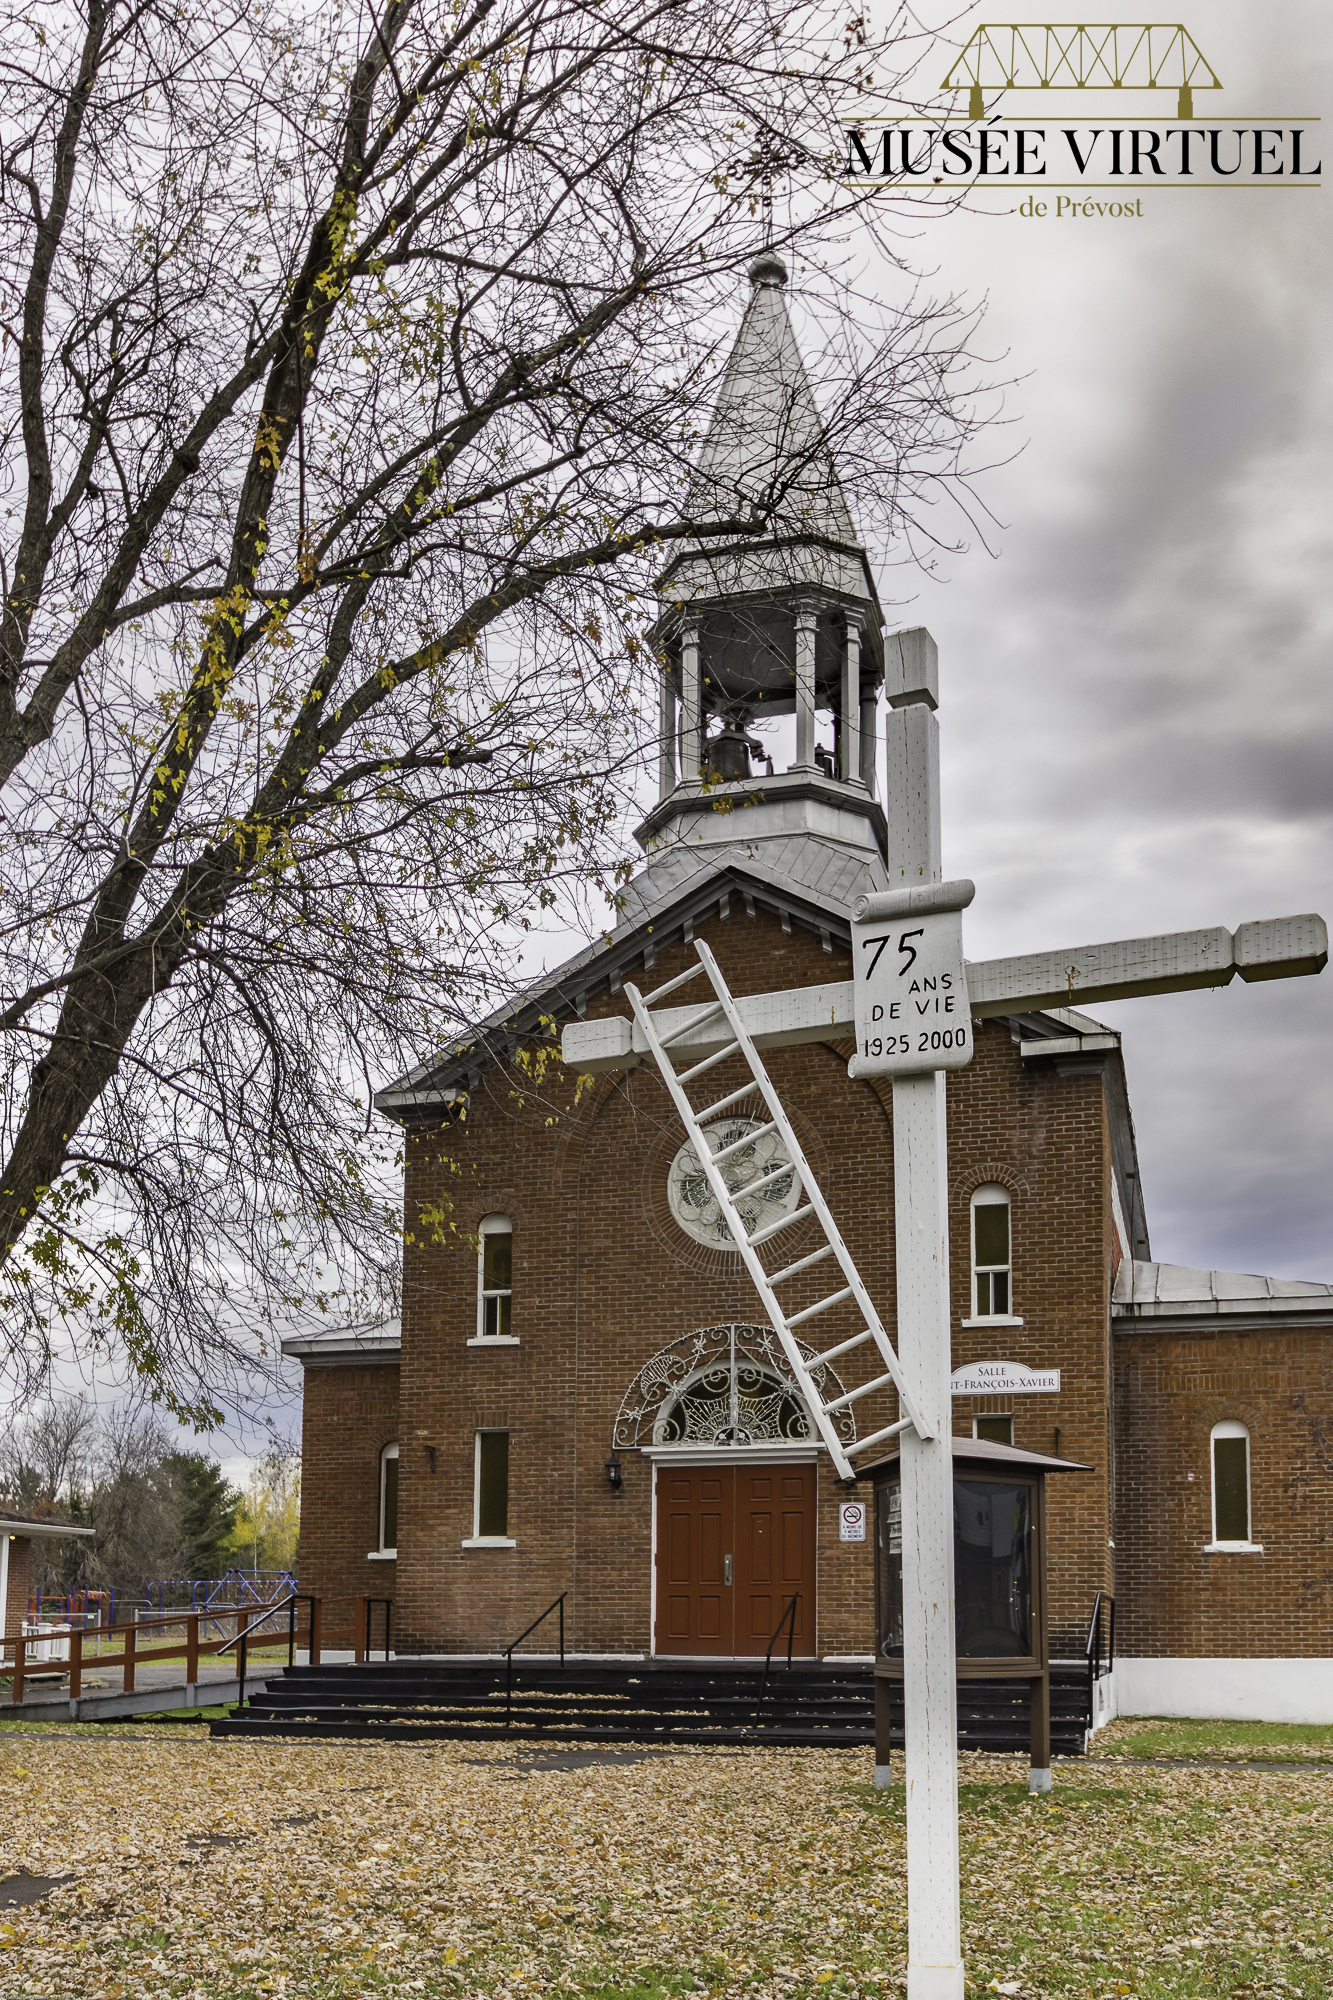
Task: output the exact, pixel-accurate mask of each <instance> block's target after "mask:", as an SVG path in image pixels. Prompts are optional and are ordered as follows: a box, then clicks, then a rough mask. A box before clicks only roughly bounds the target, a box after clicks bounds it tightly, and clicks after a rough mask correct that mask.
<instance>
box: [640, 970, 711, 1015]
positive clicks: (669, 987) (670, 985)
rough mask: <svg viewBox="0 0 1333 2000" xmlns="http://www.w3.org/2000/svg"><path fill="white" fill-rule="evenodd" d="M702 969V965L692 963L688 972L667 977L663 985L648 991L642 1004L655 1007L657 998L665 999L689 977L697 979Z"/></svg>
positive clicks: (685, 982) (689, 978) (688, 979)
mask: <svg viewBox="0 0 1333 2000" xmlns="http://www.w3.org/2000/svg"><path fill="white" fill-rule="evenodd" d="M702 971H703V966H702V964H700V965H692V966H691V967H690V969H689V971H688V972H678V973H677V974H676V977H675V978H674V979H668V981H667V983H666V985H665V986H659V987H658V988H657V989H656V991H655V992H652V993H650V994H649V995H648V997H647V999H646V1000H645V1001H644V1003H643V1004H644V1006H645V1007H655V1006H656V1004H657V1002H658V1001H659V1000H665V998H666V996H667V994H668V993H674V992H675V990H676V988H677V987H678V986H685V985H688V983H689V981H690V980H691V979H697V978H698V977H699V974H700V973H701V972H702Z"/></svg>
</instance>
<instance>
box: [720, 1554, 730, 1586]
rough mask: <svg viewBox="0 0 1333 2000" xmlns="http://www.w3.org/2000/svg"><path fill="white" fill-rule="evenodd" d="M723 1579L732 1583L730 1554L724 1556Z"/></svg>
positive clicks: (724, 1581)
mask: <svg viewBox="0 0 1333 2000" xmlns="http://www.w3.org/2000/svg"><path fill="white" fill-rule="evenodd" d="M722 1581H723V1583H730V1582H731V1557H730V1556H723V1558H722Z"/></svg>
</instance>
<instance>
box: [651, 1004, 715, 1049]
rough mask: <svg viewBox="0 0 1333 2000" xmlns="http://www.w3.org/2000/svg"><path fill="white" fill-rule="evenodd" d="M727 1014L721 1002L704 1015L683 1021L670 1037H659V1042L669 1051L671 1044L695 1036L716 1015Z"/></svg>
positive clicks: (696, 1015)
mask: <svg viewBox="0 0 1333 2000" xmlns="http://www.w3.org/2000/svg"><path fill="white" fill-rule="evenodd" d="M725 1012H726V1009H725V1008H724V1007H723V1005H722V1002H721V1001H720V1000H719V1001H718V1003H717V1006H716V1007H708V1008H705V1010H704V1012H703V1013H702V1014H695V1015H694V1016H693V1017H692V1018H691V1019H690V1020H688V1021H682V1022H681V1024H680V1026H679V1027H678V1028H673V1029H672V1030H671V1033H670V1034H669V1035H659V1036H658V1040H659V1041H660V1042H661V1044H662V1047H663V1048H664V1049H669V1048H670V1047H671V1044H672V1043H673V1042H678V1041H679V1040H680V1038H681V1036H682V1035H693V1034H695V1033H697V1032H698V1030H699V1029H700V1028H702V1026H703V1024H704V1022H705V1021H711V1020H712V1018H713V1016H714V1014H724V1013H725Z"/></svg>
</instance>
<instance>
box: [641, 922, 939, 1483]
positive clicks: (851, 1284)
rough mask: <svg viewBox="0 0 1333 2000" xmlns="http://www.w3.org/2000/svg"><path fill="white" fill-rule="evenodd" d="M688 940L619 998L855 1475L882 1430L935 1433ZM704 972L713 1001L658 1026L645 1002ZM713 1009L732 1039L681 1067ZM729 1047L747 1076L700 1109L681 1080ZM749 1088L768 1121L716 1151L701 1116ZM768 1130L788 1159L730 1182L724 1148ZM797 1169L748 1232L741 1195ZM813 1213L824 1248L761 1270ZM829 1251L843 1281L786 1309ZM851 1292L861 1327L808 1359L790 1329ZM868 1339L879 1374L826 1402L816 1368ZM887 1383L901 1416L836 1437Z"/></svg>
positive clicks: (826, 1431) (707, 962)
mask: <svg viewBox="0 0 1333 2000" xmlns="http://www.w3.org/2000/svg"><path fill="white" fill-rule="evenodd" d="M694 948H695V950H696V952H697V953H698V954H699V961H700V962H699V964H698V965H692V966H691V967H690V969H689V971H688V972H682V973H681V974H680V975H679V976H678V977H677V978H675V979H669V980H668V981H667V983H666V985H665V986H659V987H658V988H657V990H656V992H653V993H650V994H649V995H648V996H647V998H646V999H645V998H644V996H643V995H642V994H641V993H640V992H639V990H638V988H637V987H635V986H631V985H630V984H628V982H627V983H626V986H625V997H626V999H627V1000H628V1001H629V1003H630V1006H631V1007H632V1008H633V1010H634V1018H635V1020H636V1021H637V1022H638V1024H639V1026H640V1027H641V1028H642V1030H643V1034H644V1039H645V1040H646V1042H647V1044H648V1047H649V1049H650V1050H651V1052H652V1056H653V1060H654V1061H655V1062H656V1064H657V1066H658V1068H659V1069H660V1070H661V1072H662V1078H663V1081H664V1082H665V1084H666V1087H667V1089H668V1091H669V1092H670V1094H671V1100H672V1103H673V1104H674V1105H675V1107H676V1109H677V1111H678V1112H679V1113H680V1117H681V1122H682V1124H683V1125H684V1127H685V1130H686V1133H687V1134H688V1136H689V1139H690V1143H691V1144H692V1146H693V1147H694V1151H695V1155H696V1157H697V1159H698V1161H699V1165H700V1167H701V1168H702V1170H703V1172H704V1174H705V1176H706V1177H707V1180H708V1185H709V1188H710V1190H711V1192H712V1194H713V1197H714V1199H715V1200H716V1202H717V1204H718V1207H719V1208H720V1210H721V1211H722V1216H723V1219H724V1221H725V1222H726V1225H727V1227H728V1229H729V1230H730V1232H731V1239H732V1242H733V1243H734V1244H735V1245H736V1248H737V1249H738V1250H739V1251H740V1254H741V1257H742V1258H743V1259H744V1262H745V1268H746V1270H747V1271H748V1272H749V1274H750V1277H751V1279H752V1280H753V1282H754V1287H755V1290H756V1291H757V1292H758V1294H759V1296H760V1298H761V1299H762V1301H763V1305H764V1310H765V1312H766V1313H767V1314H768V1317H769V1319H770V1320H771V1322H772V1324H773V1330H774V1332H775V1333H776V1334H777V1336H778V1339H779V1341H780V1342H781V1344H782V1351H783V1353H784V1355H785V1356H786V1358H787V1365H788V1367H789V1368H790V1369H791V1372H792V1374H793V1375H794V1376H795V1378H796V1381H797V1382H798V1383H799V1385H800V1389H801V1394H802V1395H803V1396H804V1398H805V1400H806V1403H807V1404H808V1406H809V1409H810V1414H811V1416H812V1417H813V1418H814V1420H815V1424H816V1426H817V1428H818V1430H819V1434H820V1436H821V1438H822V1439H823V1440H824V1443H825V1444H826V1445H827V1447H828V1451H829V1456H830V1457H831V1458H832V1460H833V1463H834V1465H835V1466H836V1467H837V1470H838V1476H839V1478H840V1479H852V1478H854V1477H855V1472H854V1468H853V1466H852V1463H851V1457H852V1454H853V1453H854V1452H865V1451H869V1450H870V1449H871V1447H872V1446H874V1445H879V1444H883V1443H884V1441H885V1439H886V1438H891V1437H896V1436H897V1435H898V1433H899V1431H905V1430H908V1429H910V1428H913V1427H915V1429H916V1432H917V1435H918V1436H919V1437H922V1438H928V1437H930V1436H931V1435H932V1434H931V1432H930V1431H928V1430H927V1428H926V1426H925V1424H924V1423H923V1422H922V1420H921V1416H920V1413H919V1412H918V1410H917V1408H916V1406H915V1404H914V1403H913V1400H912V1397H911V1395H910V1394H909V1392H908V1390H907V1387H906V1384H905V1383H904V1381H903V1377H902V1370H901V1368H900V1367H899V1364H898V1357H897V1355H896V1354H895V1353H894V1351H893V1347H892V1345H891V1344H890V1341H889V1336H888V1335H887V1333H885V1331H884V1327H883V1325H882V1323H881V1321H880V1317H879V1314H878V1313H877V1312H876V1310H875V1307H874V1305H873V1303H872V1301H871V1298H870V1294H869V1292H868V1291H867V1290H866V1288H865V1286H864V1284H863V1283H862V1282H861V1276H860V1273H859V1272H858V1270H857V1268H856V1265H855V1264H854V1263H853V1262H852V1254H851V1252H850V1250H849V1249H848V1248H847V1245H846V1244H845V1243H844V1242H843V1240H842V1237H841V1235H840V1233H839V1230H838V1225H837V1224H836V1222H835V1221H834V1220H833V1217H832V1215H831V1214H830V1212H829V1207H828V1203H827V1202H826V1201H825V1200H824V1197H823V1195H822V1194H821V1192H820V1190H819V1187H818V1185H817V1183H816V1181H815V1177H814V1175H813V1174H812V1173H811V1171H810V1164H809V1162H808V1161H807V1159H806V1157H805V1154H804V1152H803V1151H802V1149H801V1143H800V1141H799V1139H798V1138H797V1137H796V1134H795V1132H794V1131H793V1130H792V1126H791V1122H790V1120H789V1119H788V1117H787V1114H786V1112H785V1111H784V1110H783V1108H782V1104H781V1101H780V1099H779V1097H778V1094H777V1092H776V1090H775V1089H774V1088H773V1084H772V1080H771V1079H770V1077H769V1074H768V1071H767V1070H766V1069H765V1068H764V1064H763V1060H762V1058H761V1057H760V1054H759V1051H758V1050H757V1049H756V1048H755V1046H754V1043H753V1042H752V1040H751V1039H750V1036H749V1034H748V1033H747V1032H746V1029H745V1027H744V1025H743V1024H742V1021H741V1018H740V1015H739V1013H738V1012H737V1008H736V1002H735V1001H734V999H733V998H732V996H731V993H730V991H729V989H728V986H727V982H726V980H725V979H724V978H723V976H722V969H721V967H720V966H719V965H718V962H717V960H716V959H715V958H714V956H713V954H712V952H711V951H710V950H709V948H708V946H707V945H706V944H704V943H703V941H702V939H696V940H695V945H694ZM701 972H705V973H707V975H708V978H709V980H710V982H711V984H712V988H713V993H714V996H715V1005H714V1006H712V1007H710V1008H709V1009H708V1011H707V1013H706V1014H704V1015H703V1016H702V1017H701V1016H700V1015H699V1014H698V1013H697V1012H696V1010H695V1009H694V1008H691V1009H690V1011H689V1017H688V1019H687V1021H686V1022H685V1023H684V1024H681V1025H677V1026H675V1027H674V1028H672V1029H671V1030H670V1031H669V1032H668V1033H666V1034H662V1033H660V1032H659V1030H658V1024H657V1023H656V1022H655V1021H654V1019H653V1017H652V1014H651V1013H650V1012H649V1009H650V1008H652V1007H654V1006H656V1005H657V1003H658V1002H659V1001H661V1000H665V999H666V997H667V995H668V994H669V993H675V992H676V991H677V990H678V989H679V988H680V987H682V986H684V985H685V984H686V983H687V982H688V981H689V980H691V979H697V978H698V976H699V974H700V973H701ZM719 1015H720V1016H721V1017H722V1018H723V1019H725V1021H726V1024H727V1029H728V1030H729V1032H730V1036H731V1039H730V1040H729V1041H727V1042H725V1043H724V1044H723V1046H722V1047H721V1048H719V1049H715V1050H714V1052H713V1053H712V1054H711V1055H708V1056H705V1057H704V1059H703V1061H702V1062H696V1063H694V1064H692V1065H691V1067H690V1068H689V1069H687V1070H682V1071H677V1069H676V1067H675V1064H674V1062H673V1061H672V1058H671V1054H670V1049H671V1044H672V1042H674V1041H678V1040H680V1038H681V1037H682V1036H683V1035H687V1034H688V1035H689V1036H690V1038H691V1039H692V1040H693V1041H695V1042H696V1043H697V1041H698V1038H699V1031H700V1028H701V1027H702V1026H704V1025H705V1024H707V1023H709V1022H711V1021H713V1020H714V1019H715V1018H716V1017H717V1016H719ZM735 1055H740V1056H742V1057H743V1058H744V1059H745V1062H746V1064H747V1065H748V1067H749V1071H750V1076H751V1079H752V1081H751V1082H749V1083H743V1084H742V1085H741V1087H740V1088H739V1090H732V1091H728V1093H727V1095H726V1096H725V1097H720V1098H718V1099H717V1101H716V1103H714V1104H709V1105H706V1106H705V1107H704V1109H703V1110H701V1111H696V1110H695V1109H694V1107H693V1105H692V1104H691V1103H690V1100H689V1098H688V1097H687V1096H686V1094H685V1088H686V1085H687V1084H692V1083H693V1082H694V1081H695V1080H696V1079H697V1078H698V1077H701V1076H703V1075H704V1074H705V1073H706V1071H708V1070H710V1069H713V1068H714V1067H715V1066H716V1065H717V1064H718V1063H721V1062H726V1061H727V1059H728V1057H730V1056H735ZM755 1090H758V1091H759V1093H760V1095H761V1096H762V1098H763V1100H764V1103H765V1105H766V1107H767V1109H768V1115H769V1121H770V1122H769V1123H768V1124H767V1125H764V1126H761V1127H760V1129H759V1131H757V1132H747V1133H745V1134H744V1136H743V1137H742V1138H739V1139H736V1140H733V1141H732V1142H731V1143H730V1144H729V1145H725V1146H722V1147H720V1148H719V1150H718V1151H717V1152H716V1153H715V1152H713V1150H712V1148H711V1147H710V1146H709V1143H708V1140H707V1138H706V1136H705V1133H704V1123H705V1120H707V1119H712V1118H715V1117H717V1115H718V1114H719V1113H720V1112H723V1111H727V1110H729V1109H730V1108H731V1107H732V1106H734V1105H736V1104H738V1103H739V1102H740V1100H741V1099H742V1098H743V1097H748V1096H749V1095H750V1094H751V1093H752V1092H753V1091H755ZM769 1132H776V1133H777V1135H778V1137H779V1139H780V1140H781V1142H782V1145H783V1148H784V1150H785V1154H786V1157H785V1159H783V1160H781V1161H779V1162H778V1164H777V1165H775V1166H770V1167H768V1168H762V1167H761V1168H760V1170H759V1172H758V1174H757V1175H756V1177H755V1178H754V1179H753V1180H752V1181H749V1182H747V1183H746V1184H745V1185H744V1186H743V1187H738V1188H735V1189H733V1188H732V1187H730V1186H729V1185H728V1182H727V1179H726V1176H725V1175H724V1174H723V1173H722V1172H721V1162H722V1161H724V1160H725V1159H726V1158H727V1155H728V1154H729V1153H735V1152H739V1151H741V1150H742V1149H743V1148H745V1147H746V1146H752V1145H753V1144H754V1143H755V1141H756V1139H759V1138H762V1137H763V1136H764V1135H765V1134H766V1133H769ZM793 1169H794V1170H795V1173H796V1175H797V1178H798V1180H799V1182H800V1185H801V1189H802V1190H803V1192H804V1195H805V1204H804V1206H798V1207H797V1208H795V1209H794V1210H793V1211H792V1212H791V1213H790V1214H787V1215H783V1216H780V1217H779V1218H778V1219H777V1220H776V1221H775V1222H766V1223H765V1224H764V1225H763V1227H762V1228H759V1229H756V1230H755V1231H754V1233H753V1234H751V1233H750V1231H749V1229H748V1227H747V1225H746V1223H745V1221H744V1219H743V1218H742V1216H741V1214H740V1211H739V1209H738V1208H737V1203H738V1201H741V1200H743V1199H744V1197H745V1196H746V1195H753V1194H760V1193H762V1192H763V1190H764V1189H765V1188H767V1187H769V1186H771V1185H772V1184H773V1183H775V1182H777V1181H780V1180H782V1179H783V1178H784V1177H785V1176H786V1175H788V1174H790V1173H791V1172H792V1171H793ZM811 1217H813V1218H814V1219H815V1221H816V1222H817V1223H818V1225H819V1228H820V1229H821V1230H822V1231H823V1235H824V1243H823V1247H822V1248H821V1249H818V1250H813V1251H811V1253H810V1254H809V1255H808V1256H805V1257H798V1258H797V1259H796V1260H795V1262H794V1263H790V1264H786V1265H784V1266H783V1267H782V1268H781V1269H780V1270H776V1271H772V1272H769V1271H766V1270H765V1269H764V1266H763V1263H762V1262H761V1260H760V1257H759V1247H760V1245H761V1244H763V1243H768V1242H771V1241H772V1240H773V1239H774V1238H776V1237H777V1236H778V1235H780V1234H781V1233H782V1231H784V1230H787V1229H793V1228H795V1227H796V1225H797V1224H798V1223H801V1222H805V1221H808V1220H809V1219H810V1218H811ZM827 1257H833V1258H835V1259H836V1260H837V1263H838V1266H839V1268H840V1269H841V1272H842V1276H843V1280H844V1282H843V1284H842V1285H841V1286H840V1287H838V1289H836V1290H835V1291H831V1292H830V1293H829V1294H828V1296H827V1298H823V1299H820V1300H818V1301H817V1303H816V1304H814V1305H812V1306H806V1307H804V1308H803V1310H801V1311H800V1312H788V1311H787V1309H786V1308H785V1307H784V1306H783V1304H782V1301H781V1299H780V1297H779V1295H778V1294H779V1288H780V1287H781V1286H784V1285H786V1284H787V1283H788V1282H789V1281H790V1280H791V1279H792V1278H794V1277H796V1275H797V1273H798V1272H801V1271H808V1270H810V1269H811V1267H812V1266H813V1265H816V1264H819V1263H822V1262H823V1260H824V1259H825V1258H827ZM848 1299H853V1300H855V1303H856V1308H857V1311H858V1313H859V1314H860V1317H861V1319H862V1322H863V1324H862V1328H861V1331H860V1332H859V1333H856V1334H853V1335H852V1337H851V1338H850V1339H849V1340H840V1341H837V1342H836V1343H835V1344H834V1346H832V1347H829V1348H827V1349H825V1351H824V1352H823V1353H822V1354H812V1355H810V1356H808V1357H807V1355H806V1354H805V1353H804V1351H803V1349H802V1347H801V1344H800V1343H799V1342H798V1341H797V1339H796V1335H795V1328H797V1327H798V1326H804V1325H806V1324H808V1323H809V1322H810V1321H811V1320H813V1319H815V1318H817V1317H818V1315H819V1314H820V1313H825V1312H831V1311H832V1310H833V1309H834V1308H835V1307H837V1306H840V1305H843V1304H844V1303H845V1302H846V1301H847V1300H848ZM867 1343H871V1344H873V1346H874V1347H875V1349H876V1351H877V1353H878V1357H879V1360H880V1362H881V1363H882V1364H883V1372H882V1373H880V1374H876V1375H875V1376H874V1377H873V1379H872V1380H870V1381H868V1382H865V1383H862V1384H861V1386H860V1387H859V1388H856V1389H850V1390H848V1391H847V1393H846V1394H845V1395H841V1396H836V1397H834V1398H833V1400H832V1401H831V1402H825V1400H824V1397H823V1394H822V1392H821V1390H820V1388H819V1385H818V1383H817V1382H816V1380H815V1374H816V1371H818V1370H822V1369H823V1368H825V1367H827V1365H828V1364H829V1363H830V1362H833V1361H837V1360H839V1359H840V1358H841V1357H842V1356H843V1355H844V1354H851V1353H853V1352H854V1351H855V1350H856V1349H857V1348H860V1347H864V1346H865V1345H866V1344H867ZM890 1383H892V1384H893V1386H894V1387H895V1388H896V1389H897V1391H898V1403H899V1407H900V1408H901V1409H902V1410H903V1411H905V1413H906V1414H905V1415H904V1416H902V1417H901V1418H900V1419H899V1421H898V1422H897V1423H894V1424H886V1425H885V1427H884V1428H883V1429H882V1430H878V1431H873V1432H872V1433H871V1434H870V1436H869V1437H863V1438H857V1439H856V1441H855V1442H854V1443H852V1444H848V1443H846V1442H845V1441H844V1440H843V1439H842V1438H840V1437H839V1436H838V1431H837V1426H836V1425H835V1423H834V1422H833V1418H834V1417H835V1416H836V1414H837V1412H838V1411H839V1410H841V1409H844V1408H846V1407H847V1406H848V1405H849V1404H851V1403H855V1402H858V1401H860V1399H861V1398H862V1397H863V1396H872V1395H874V1393H875V1392H876V1390H879V1389H883V1388H886V1387H887V1386H888V1385H889V1384H890Z"/></svg>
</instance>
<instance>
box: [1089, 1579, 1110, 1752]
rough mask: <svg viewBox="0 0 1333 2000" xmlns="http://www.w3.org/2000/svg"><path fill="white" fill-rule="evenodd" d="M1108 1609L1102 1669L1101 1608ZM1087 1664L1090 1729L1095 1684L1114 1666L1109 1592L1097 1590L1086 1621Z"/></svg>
mask: <svg viewBox="0 0 1333 2000" xmlns="http://www.w3.org/2000/svg"><path fill="white" fill-rule="evenodd" d="M1103 1605H1106V1606H1107V1609H1108V1614H1109V1615H1108V1618H1107V1644H1106V1666H1105V1669H1103V1667H1102V1606H1103ZM1083 1656H1084V1658H1085V1659H1086V1660H1087V1663H1088V1727H1089V1729H1091V1727H1092V1721H1093V1717H1094V1716H1095V1714H1096V1712H1097V1709H1096V1699H1097V1695H1096V1689H1097V1682H1098V1681H1099V1680H1100V1679H1101V1677H1102V1673H1103V1671H1105V1672H1106V1673H1108V1674H1109V1673H1110V1672H1111V1671H1112V1669H1113V1668H1114V1666H1115V1599H1114V1598H1113V1597H1112V1595H1111V1593H1110V1591H1109V1590H1099V1591H1098V1592H1097V1595H1096V1597H1095V1598H1094V1599H1093V1604H1092V1617H1091V1618H1090V1620H1089V1621H1088V1643H1087V1645H1086V1646H1085V1647H1084V1649H1083Z"/></svg>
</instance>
